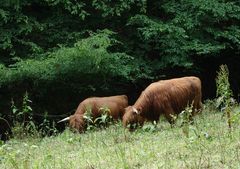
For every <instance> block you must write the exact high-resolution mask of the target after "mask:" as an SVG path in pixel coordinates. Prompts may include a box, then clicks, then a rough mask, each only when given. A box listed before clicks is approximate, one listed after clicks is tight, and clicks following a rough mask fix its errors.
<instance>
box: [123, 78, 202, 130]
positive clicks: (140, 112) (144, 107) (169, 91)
mask: <svg viewBox="0 0 240 169" xmlns="http://www.w3.org/2000/svg"><path fill="white" fill-rule="evenodd" d="M201 98H202V93H201V81H200V79H199V78H197V77H193V76H191V77H182V78H175V79H170V80H161V81H158V82H155V83H152V84H150V85H149V86H148V87H147V88H146V89H145V90H144V91H143V92H142V93H141V95H140V97H139V98H138V99H137V101H136V102H135V104H134V105H133V106H129V107H127V108H126V109H125V113H124V116H123V125H124V127H126V126H127V125H128V124H133V123H140V124H141V125H143V123H144V121H145V120H149V121H156V122H158V120H159V117H160V115H161V114H163V115H164V116H165V117H166V119H167V120H168V121H169V123H172V122H173V117H172V115H174V114H179V113H180V112H181V111H182V110H183V109H184V108H185V107H186V106H187V105H188V104H191V103H192V102H193V115H194V112H195V110H196V109H197V110H200V109H201V108H202V103H201ZM134 108H135V111H134ZM136 110H137V111H136Z"/></svg>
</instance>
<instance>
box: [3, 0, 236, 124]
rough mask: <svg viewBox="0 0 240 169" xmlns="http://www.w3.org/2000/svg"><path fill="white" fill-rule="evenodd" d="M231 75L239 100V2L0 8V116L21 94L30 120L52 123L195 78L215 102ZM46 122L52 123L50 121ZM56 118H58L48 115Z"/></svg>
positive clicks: (106, 1) (118, 1)
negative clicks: (220, 80)
mask: <svg viewBox="0 0 240 169" xmlns="http://www.w3.org/2000/svg"><path fill="white" fill-rule="evenodd" d="M221 64H226V65H227V66H228V68H229V73H230V83H231V88H232V90H233V93H234V97H235V98H236V99H238V100H239V94H240V1H239V0H148V1H147V0H115V1H111V0H82V1H77V0H1V3H0V115H1V117H4V118H6V119H9V118H10V117H11V116H10V114H11V111H12V110H11V101H14V103H15V105H18V104H19V105H21V102H22V97H23V95H24V93H25V92H26V91H27V92H28V94H29V98H30V100H31V101H32V102H31V107H32V109H33V110H34V111H33V112H34V114H35V118H40V117H41V115H43V114H44V113H46V112H47V113H48V114H49V117H52V119H54V120H59V119H61V118H62V117H61V116H59V117H58V115H65V114H67V115H70V114H72V113H73V112H74V109H75V108H76V107H77V105H78V104H79V103H80V101H82V100H83V99H85V98H86V97H89V96H109V95H117V94H127V95H128V96H129V102H130V104H132V103H133V102H134V101H135V99H136V98H137V97H138V96H139V93H140V92H141V91H142V90H143V89H144V88H145V87H146V86H147V85H149V84H150V83H151V82H154V81H157V80H159V79H169V78H173V77H181V76H187V75H195V76H198V77H200V78H201V80H202V85H203V97H204V99H208V98H214V97H215V96H216V84H215V78H216V71H218V69H219V65H221ZM50 115H52V116H50ZM54 115H56V116H54Z"/></svg>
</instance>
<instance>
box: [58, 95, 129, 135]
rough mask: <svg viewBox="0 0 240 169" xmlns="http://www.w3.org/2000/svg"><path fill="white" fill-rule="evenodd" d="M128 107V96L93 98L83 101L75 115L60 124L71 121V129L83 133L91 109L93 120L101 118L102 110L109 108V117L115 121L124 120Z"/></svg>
mask: <svg viewBox="0 0 240 169" xmlns="http://www.w3.org/2000/svg"><path fill="white" fill-rule="evenodd" d="M127 106H128V97H127V96H126V95H118V96H110V97H91V98H87V99H85V100H83V101H82V102H81V103H80V104H79V106H78V108H77V110H76V112H75V114H74V115H71V116H69V117H67V118H64V119H63V120H60V121H59V122H63V121H67V120H69V125H70V127H71V128H75V129H77V130H78V131H79V132H83V131H84V129H85V127H86V124H85V121H84V118H83V116H84V113H85V112H86V111H88V110H89V109H91V116H92V117H93V119H96V118H97V117H99V116H101V114H102V113H103V111H102V109H101V108H108V109H109V112H107V113H108V115H110V116H112V118H113V119H115V120H116V119H119V118H122V116H123V113H124V108H126V107H127ZM59 122H58V123H59Z"/></svg>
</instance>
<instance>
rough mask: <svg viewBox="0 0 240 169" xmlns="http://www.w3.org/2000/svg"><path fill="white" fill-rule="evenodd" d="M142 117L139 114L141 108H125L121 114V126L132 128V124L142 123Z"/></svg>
mask: <svg viewBox="0 0 240 169" xmlns="http://www.w3.org/2000/svg"><path fill="white" fill-rule="evenodd" d="M143 123H144V118H143V117H142V116H141V109H137V108H135V107H133V106H128V107H127V108H125V112H124V116H123V126H124V127H129V129H130V130H132V129H134V125H135V126H137V125H139V124H140V125H141V126H142V125H143Z"/></svg>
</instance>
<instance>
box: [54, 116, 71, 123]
mask: <svg viewBox="0 0 240 169" xmlns="http://www.w3.org/2000/svg"><path fill="white" fill-rule="evenodd" d="M69 119H70V117H66V118H64V119H62V120H60V121H58V122H57V123H61V122H64V121H67V120H69Z"/></svg>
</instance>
